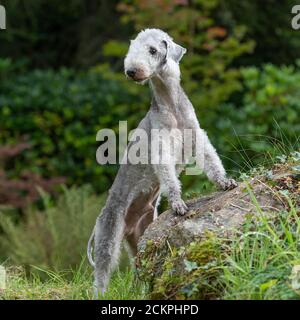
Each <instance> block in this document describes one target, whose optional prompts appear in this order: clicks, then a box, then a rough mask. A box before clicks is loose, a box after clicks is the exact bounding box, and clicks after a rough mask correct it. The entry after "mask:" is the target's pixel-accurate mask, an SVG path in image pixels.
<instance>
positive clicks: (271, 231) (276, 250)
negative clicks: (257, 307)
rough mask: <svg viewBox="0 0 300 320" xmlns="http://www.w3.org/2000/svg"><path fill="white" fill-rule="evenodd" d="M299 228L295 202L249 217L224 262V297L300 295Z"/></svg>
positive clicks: (296, 296)
mask: <svg viewBox="0 0 300 320" xmlns="http://www.w3.org/2000/svg"><path fill="white" fill-rule="evenodd" d="M291 205H292V204H291ZM257 210H260V208H259V207H258V208H257ZM274 215H275V217H274ZM299 231H300V218H299V211H298V212H297V211H296V208H295V207H294V206H293V205H292V206H291V208H290V210H288V211H278V212H274V214H273V216H269V217H266V216H265V215H264V214H261V215H260V216H259V218H258V219H257V221H252V220H250V219H249V221H247V222H246V224H245V226H244V229H243V230H242V232H241V233H239V234H238V235H237V236H236V238H235V239H234V240H233V241H232V242H231V248H230V250H229V252H230V253H229V254H228V255H227V257H226V259H225V263H224V266H221V268H222V269H223V275H222V276H221V278H220V280H221V282H222V285H223V290H224V292H223V296H222V298H223V299H250V300H277V299H280V300H281V299H300V269H299V268H300V250H299V249H300V233H299Z"/></svg>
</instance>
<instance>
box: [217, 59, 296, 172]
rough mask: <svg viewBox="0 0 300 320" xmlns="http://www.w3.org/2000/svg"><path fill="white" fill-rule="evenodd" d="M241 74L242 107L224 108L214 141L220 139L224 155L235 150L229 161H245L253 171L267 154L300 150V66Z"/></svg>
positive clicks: (245, 70)
mask: <svg viewBox="0 0 300 320" xmlns="http://www.w3.org/2000/svg"><path fill="white" fill-rule="evenodd" d="M241 73H242V81H243V91H242V96H241V104H236V105H234V104H233V103H232V104H225V105H222V106H220V108H219V110H218V113H217V114H216V115H215V116H216V125H215V134H212V138H213V139H214V137H216V136H217V137H218V139H217V140H216V145H217V146H220V150H222V152H224V153H227V154H229V152H232V150H233V149H235V151H236V152H232V156H231V159H230V161H229V162H232V163H233V164H234V163H235V164H237V165H239V164H241V163H242V161H244V162H246V163H247V166H248V168H249V167H253V166H255V165H259V164H261V163H262V161H263V158H264V156H263V155H265V154H268V153H269V154H271V155H275V154H276V153H277V155H278V154H282V153H285V154H287V153H289V152H290V151H291V150H295V149H296V150H297V148H299V146H300V139H299V138H300V124H299V114H300V102H299V101H300V94H299V92H300V69H299V63H298V64H297V66H282V67H276V66H274V65H271V64H266V65H264V66H262V68H261V69H259V68H255V67H248V68H243V69H242V70H241ZM217 132H219V133H220V134H219V135H217ZM269 158H271V159H272V158H275V156H270V157H269ZM229 165H230V164H229Z"/></svg>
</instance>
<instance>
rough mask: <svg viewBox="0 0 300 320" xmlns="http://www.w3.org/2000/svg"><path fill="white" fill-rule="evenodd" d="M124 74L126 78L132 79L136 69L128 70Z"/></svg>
mask: <svg viewBox="0 0 300 320" xmlns="http://www.w3.org/2000/svg"><path fill="white" fill-rule="evenodd" d="M126 74H127V75H128V77H130V78H133V77H134V76H135V74H136V69H129V70H127V71H126Z"/></svg>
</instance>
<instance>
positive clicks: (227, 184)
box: [218, 178, 238, 190]
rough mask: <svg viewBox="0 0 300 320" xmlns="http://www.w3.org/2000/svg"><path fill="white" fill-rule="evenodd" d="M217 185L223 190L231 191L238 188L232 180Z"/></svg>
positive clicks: (222, 181)
mask: <svg viewBox="0 0 300 320" xmlns="http://www.w3.org/2000/svg"><path fill="white" fill-rule="evenodd" d="M218 184H219V186H220V187H221V188H222V189H223V190H231V189H234V188H236V187H237V186H238V184H237V182H236V181H235V180H234V179H227V178H225V179H223V180H221V181H218Z"/></svg>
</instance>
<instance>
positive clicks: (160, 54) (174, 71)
mask: <svg viewBox="0 0 300 320" xmlns="http://www.w3.org/2000/svg"><path fill="white" fill-rule="evenodd" d="M185 53H186V49H185V48H183V47H182V46H180V45H178V44H176V43H175V42H174V41H173V40H172V38H171V37H170V36H169V35H168V34H167V33H165V32H163V31H161V30H159V29H146V30H143V31H141V32H140V33H139V34H138V35H137V37H136V39H135V40H132V41H131V43H130V47H129V51H128V53H127V56H126V58H125V63H124V67H125V74H126V76H127V77H128V78H130V79H132V80H134V81H135V82H138V83H142V84H143V83H145V82H147V81H148V82H149V84H150V88H151V91H152V101H151V106H150V110H149V111H148V113H147V115H146V116H145V118H144V119H143V120H142V121H141V122H140V124H139V126H138V129H143V130H144V131H146V133H147V134H148V136H151V132H152V129H167V130H172V129H174V128H175V129H177V130H179V131H180V132H182V131H183V130H184V129H190V130H192V131H193V133H194V134H195V135H193V139H192V140H193V141H192V144H193V147H195V148H197V147H198V146H197V139H194V137H195V136H199V137H200V138H201V139H200V140H199V141H201V146H200V145H199V149H200V150H203V152H202V154H201V156H203V159H204V161H202V162H203V167H202V169H203V171H204V172H205V173H206V174H207V176H208V178H209V179H210V180H211V181H213V182H214V183H215V184H217V185H218V186H219V187H220V188H222V189H223V190H226V189H232V188H234V187H236V186H237V184H236V182H235V181H234V180H233V179H229V178H227V177H226V172H225V170H224V167H223V165H222V162H221V160H220V158H219V156H218V154H217V152H216V150H215V149H214V147H213V146H212V145H211V143H210V141H209V139H208V137H207V135H206V132H205V131H204V130H202V129H201V128H200V126H199V122H198V120H197V117H196V115H195V111H194V108H193V106H192V104H191V102H190V100H189V99H188V97H187V96H186V94H185V93H184V91H183V89H182V87H181V85H180V69H179V62H180V60H181V58H182V56H183V55H184V54H185ZM132 145H133V143H132V142H130V143H129V144H128V146H127V150H129V149H130V148H131V147H132ZM149 148H151V147H149ZM162 152H163V153H164V150H162ZM175 152H176V153H177V154H181V153H182V145H181V148H179V150H177V151H175ZM173 157H176V154H175V155H174V154H173V155H172V157H171V161H170V162H169V163H166V164H165V163H155V164H153V163H151V164H141V163H139V164H132V163H125V164H121V165H120V168H119V171H118V174H117V176H116V178H115V181H114V183H113V185H112V187H111V189H110V191H109V194H108V198H107V201H106V205H105V207H104V208H103V209H102V212H101V214H100V215H99V217H98V218H97V220H96V225H95V228H94V231H93V234H92V236H91V238H90V240H89V244H88V257H89V261H90V263H91V264H92V265H93V266H94V268H95V272H94V274H95V282H94V288H95V297H96V298H97V297H99V296H100V295H101V294H103V293H104V292H105V290H106V287H107V285H108V282H109V276H110V273H111V271H112V269H113V268H114V266H115V265H116V264H117V261H118V257H119V251H120V244H121V241H122V239H123V237H125V239H126V240H127V242H128V244H129V246H130V247H131V249H132V252H133V253H136V250H137V242H138V239H139V238H140V236H141V235H142V234H143V233H144V231H145V229H146V228H147V226H148V225H149V224H150V223H151V222H152V221H153V217H154V215H155V208H156V206H157V203H158V198H159V196H160V193H163V194H165V195H166V196H167V199H168V202H169V205H170V207H171V209H172V210H173V211H174V213H175V214H179V215H184V214H185V213H186V212H187V211H188V207H187V205H186V204H185V203H184V201H183V200H182V198H181V187H180V182H179V179H178V175H179V174H180V172H181V171H182V166H180V165H177V164H176V161H175V159H174V158H173ZM173 160H174V161H173ZM93 241H94V261H93V258H92V242H93Z"/></svg>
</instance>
